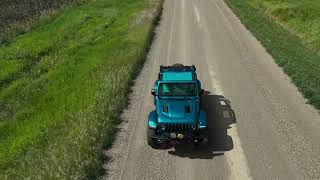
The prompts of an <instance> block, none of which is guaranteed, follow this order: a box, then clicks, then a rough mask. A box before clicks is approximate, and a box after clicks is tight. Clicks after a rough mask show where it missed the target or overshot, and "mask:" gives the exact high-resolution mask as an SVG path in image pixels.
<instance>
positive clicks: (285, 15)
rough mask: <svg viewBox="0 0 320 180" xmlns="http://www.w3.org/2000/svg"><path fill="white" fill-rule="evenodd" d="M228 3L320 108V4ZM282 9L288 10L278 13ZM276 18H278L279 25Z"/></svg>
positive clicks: (314, 1) (238, 0)
mask: <svg viewBox="0 0 320 180" xmlns="http://www.w3.org/2000/svg"><path fill="white" fill-rule="evenodd" d="M225 1H226V2H227V4H228V5H229V6H230V7H231V8H232V9H233V11H234V12H235V13H236V14H237V15H238V16H239V18H240V19H241V21H242V23H243V24H245V25H246V27H247V28H248V29H249V30H250V31H251V32H252V33H253V34H254V35H255V36H256V38H257V39H258V40H259V41H260V42H261V43H262V44H263V46H264V47H265V48H266V50H267V51H268V52H269V53H270V54H271V55H272V56H273V58H274V59H275V61H276V62H277V63H278V64H279V65H280V66H281V67H282V68H283V70H284V71H285V72H286V73H287V74H288V76H289V77H290V78H291V80H292V82H293V83H294V84H295V85H296V86H297V87H298V89H299V90H300V92H301V93H302V94H303V95H304V96H305V97H306V98H307V99H308V103H310V104H313V105H314V106H315V107H316V108H318V109H320V53H319V51H318V50H319V47H320V46H319V45H320V23H319V22H320V21H319V20H320V19H319V18H320V16H319V13H320V11H319V7H320V1H319V0H308V1H296V0H287V1H273V0H263V1H260V0H258V1H253V0H225ZM279 7H286V8H283V9H282V10H279ZM296 7H299V8H296ZM265 8H267V10H266V9H265ZM276 9H278V10H276ZM280 9H281V8H280ZM270 14H271V16H272V17H270ZM274 18H276V19H279V23H277V22H275V21H274Z"/></svg>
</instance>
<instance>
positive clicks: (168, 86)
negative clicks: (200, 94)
mask: <svg viewBox="0 0 320 180" xmlns="http://www.w3.org/2000/svg"><path fill="white" fill-rule="evenodd" d="M196 95H197V86H196V84H195V83H161V84H160V86H159V96H196Z"/></svg>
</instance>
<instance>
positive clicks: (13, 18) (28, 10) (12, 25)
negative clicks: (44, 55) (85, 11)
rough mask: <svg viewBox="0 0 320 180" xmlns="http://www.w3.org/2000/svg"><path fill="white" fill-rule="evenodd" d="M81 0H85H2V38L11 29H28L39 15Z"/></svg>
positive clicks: (0, 27) (18, 31) (19, 31)
mask: <svg viewBox="0 0 320 180" xmlns="http://www.w3.org/2000/svg"><path fill="white" fill-rule="evenodd" d="M81 2H84V0H36V1H34V0H1V1H0V4H1V5H0V7H1V8H0V40H1V39H4V38H5V37H3V36H5V35H6V36H7V35H8V33H10V31H13V30H14V31H16V32H17V33H22V32H24V31H26V30H27V29H28V28H30V27H31V26H32V24H33V23H35V22H36V21H37V19H38V17H39V16H50V15H52V14H54V13H55V12H56V11H57V10H58V9H61V8H63V7H66V6H70V5H75V4H76V3H78V4H80V3H81ZM11 34H12V32H11ZM1 36H2V37H1Z"/></svg>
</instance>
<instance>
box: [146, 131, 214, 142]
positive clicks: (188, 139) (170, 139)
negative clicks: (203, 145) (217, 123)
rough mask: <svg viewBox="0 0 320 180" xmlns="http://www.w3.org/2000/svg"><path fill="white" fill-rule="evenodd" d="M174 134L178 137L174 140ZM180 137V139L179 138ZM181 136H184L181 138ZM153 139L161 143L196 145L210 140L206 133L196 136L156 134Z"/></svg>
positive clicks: (189, 134) (186, 133) (191, 134)
mask: <svg viewBox="0 0 320 180" xmlns="http://www.w3.org/2000/svg"><path fill="white" fill-rule="evenodd" d="M172 134H176V137H175V138H173V137H172ZM179 135H180V137H179ZM181 135H182V136H183V137H182V138H181ZM151 138H152V139H154V140H156V141H157V142H159V143H194V142H196V143H197V142H201V141H203V140H207V139H208V135H207V134H206V133H201V134H195V133H188V132H185V133H175V132H172V133H162V134H155V135H152V136H151Z"/></svg>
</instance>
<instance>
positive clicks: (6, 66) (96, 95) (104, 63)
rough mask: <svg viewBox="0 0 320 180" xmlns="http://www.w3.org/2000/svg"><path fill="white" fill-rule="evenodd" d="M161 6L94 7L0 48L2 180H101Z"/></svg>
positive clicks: (134, 1)
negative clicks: (107, 150)
mask: <svg viewBox="0 0 320 180" xmlns="http://www.w3.org/2000/svg"><path fill="white" fill-rule="evenodd" d="M160 2H161V1H160V0H149V1H146V0H123V1H119V0H95V1H89V2H88V3H84V4H83V5H80V6H77V7H73V8H69V9H67V10H65V11H64V12H62V13H61V14H60V15H58V16H57V17H55V18H54V19H53V20H52V21H49V22H44V23H43V24H41V25H39V26H37V28H34V29H33V30H32V31H30V32H28V33H26V34H23V35H21V36H17V37H15V38H13V39H11V40H10V42H8V43H6V44H3V45H2V46H1V47H0V117H1V120H0V179H5V178H8V179H12V178H16V179H21V178H24V177H29V178H31V179H36V178H41V179H52V178H59V179H61V178H62V179H65V178H66V179H83V178H95V177H96V176H97V175H99V173H100V171H101V166H100V165H101V163H102V161H103V155H102V150H103V148H105V147H107V146H108V145H109V144H110V143H111V141H112V138H113V134H114V131H115V125H116V124H117V123H118V122H119V119H118V116H119V113H120V112H121V110H122V109H123V108H124V107H125V106H126V103H127V93H128V92H129V90H130V83H131V81H132V79H133V78H134V76H135V74H136V72H137V71H138V70H139V67H140V65H141V64H142V62H143V60H144V56H145V53H146V48H147V47H148V46H149V43H150V38H151V35H152V32H153V26H154V21H155V17H156V15H157V13H159V11H160V10H159V7H160V5H161V4H160ZM137 17H139V19H140V20H139V21H137V20H135V19H136V18H137Z"/></svg>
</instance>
